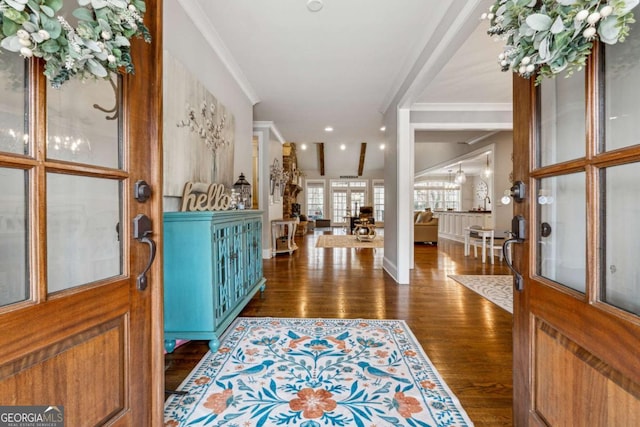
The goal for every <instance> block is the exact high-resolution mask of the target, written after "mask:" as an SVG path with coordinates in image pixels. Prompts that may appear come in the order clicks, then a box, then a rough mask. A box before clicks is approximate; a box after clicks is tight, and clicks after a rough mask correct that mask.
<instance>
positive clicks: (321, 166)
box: [316, 142, 324, 176]
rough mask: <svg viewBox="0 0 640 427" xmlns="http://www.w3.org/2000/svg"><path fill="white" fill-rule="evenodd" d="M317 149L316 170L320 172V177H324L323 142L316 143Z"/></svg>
mask: <svg viewBox="0 0 640 427" xmlns="http://www.w3.org/2000/svg"><path fill="white" fill-rule="evenodd" d="M316 146H317V147H318V169H319V170H320V176H324V142H317V143H316Z"/></svg>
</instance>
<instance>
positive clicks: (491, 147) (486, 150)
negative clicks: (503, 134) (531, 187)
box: [414, 142, 496, 179]
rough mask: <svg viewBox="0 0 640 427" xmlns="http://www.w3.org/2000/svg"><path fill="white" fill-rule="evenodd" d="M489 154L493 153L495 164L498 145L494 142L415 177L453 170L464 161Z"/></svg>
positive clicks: (419, 173)
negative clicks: (435, 171)
mask: <svg viewBox="0 0 640 427" xmlns="http://www.w3.org/2000/svg"><path fill="white" fill-rule="evenodd" d="M489 152H491V156H492V159H491V161H492V162H495V160H494V159H495V153H496V144H495V142H494V143H492V144H489V145H486V146H484V147H481V148H478V149H476V150H473V151H470V152H468V153H466V154H463V155H460V156H458V157H454V158H453V159H449V160H447V161H444V162H440V163H438V164H436V165H433V166H429V167H428V168H426V169H422V170H420V171H418V172H415V174H414V175H415V178H420V177H422V176H424V175H426V174H427V173H428V172H430V171H433V170H437V169H446V168H449V167H451V168H453V167H455V166H458V163H460V162H462V161H464V160H467V159H473V158H476V157H478V156H480V155H485V154H489ZM493 164H495V163H493ZM492 175H493V174H492ZM492 179H493V178H492Z"/></svg>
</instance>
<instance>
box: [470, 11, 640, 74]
mask: <svg viewBox="0 0 640 427" xmlns="http://www.w3.org/2000/svg"><path fill="white" fill-rule="evenodd" d="M638 3H640V0H609V1H605V0H542V1H536V0H497V1H496V2H495V3H494V4H493V5H492V6H491V7H490V8H489V12H488V13H484V14H482V16H481V19H489V20H490V22H491V27H490V28H489V29H488V31H487V33H488V34H489V35H499V36H502V37H503V38H504V39H505V40H506V45H505V47H504V50H503V52H502V53H500V55H499V57H498V62H499V63H500V66H501V68H502V71H507V70H509V69H511V70H513V72H515V73H518V74H519V75H521V76H522V77H525V78H529V77H531V76H532V75H533V74H535V73H537V75H538V77H537V79H536V84H539V83H540V81H541V80H542V78H544V77H555V76H556V75H557V74H559V73H561V72H563V71H564V72H566V73H567V76H569V75H571V74H572V73H573V72H575V71H578V70H580V69H582V67H584V66H585V64H586V61H587V57H588V56H589V55H590V54H591V49H592V47H593V41H594V40H595V39H596V38H598V39H600V40H601V41H602V42H604V43H607V44H615V43H617V42H623V41H624V39H625V37H626V36H627V35H628V34H629V24H631V23H633V22H635V21H634V19H633V13H631V10H632V9H633V8H634V7H636V6H637V5H638Z"/></svg>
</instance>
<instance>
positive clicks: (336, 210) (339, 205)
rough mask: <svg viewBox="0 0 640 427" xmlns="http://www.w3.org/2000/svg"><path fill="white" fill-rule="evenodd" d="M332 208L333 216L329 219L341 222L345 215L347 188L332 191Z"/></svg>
mask: <svg viewBox="0 0 640 427" xmlns="http://www.w3.org/2000/svg"><path fill="white" fill-rule="evenodd" d="M331 197H332V202H333V203H332V208H333V216H332V217H331V221H332V222H334V223H343V222H344V218H345V216H346V215H347V190H335V189H334V190H333V191H332V195H331Z"/></svg>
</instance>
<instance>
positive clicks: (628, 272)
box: [602, 163, 640, 314]
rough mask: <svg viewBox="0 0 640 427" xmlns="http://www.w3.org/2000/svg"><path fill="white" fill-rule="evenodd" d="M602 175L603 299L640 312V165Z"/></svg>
mask: <svg viewBox="0 0 640 427" xmlns="http://www.w3.org/2000/svg"><path fill="white" fill-rule="evenodd" d="M602 174H603V178H604V181H605V182H606V185H605V189H606V196H605V199H606V204H605V212H604V215H603V221H604V223H605V224H603V225H604V229H605V230H606V235H605V236H606V238H605V236H602V239H603V240H604V241H605V260H604V263H605V264H604V268H603V276H604V280H603V282H604V283H603V284H602V300H603V301H606V302H608V303H610V304H612V305H615V306H616V307H619V308H622V309H624V310H627V311H630V312H632V313H635V314H640V263H638V253H640V240H639V239H638V236H640V199H638V197H637V193H638V190H637V186H638V184H637V182H638V175H639V174H640V164H639V163H631V164H628V165H622V166H614V167H609V168H607V169H605V170H604V171H603V172H602Z"/></svg>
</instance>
